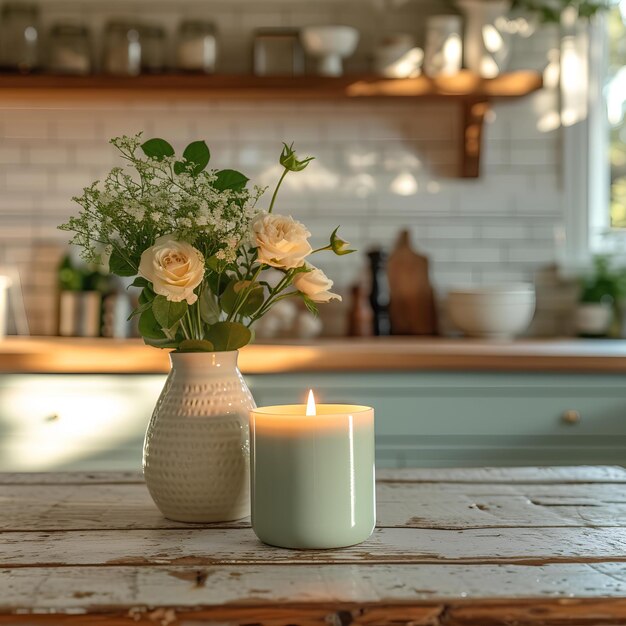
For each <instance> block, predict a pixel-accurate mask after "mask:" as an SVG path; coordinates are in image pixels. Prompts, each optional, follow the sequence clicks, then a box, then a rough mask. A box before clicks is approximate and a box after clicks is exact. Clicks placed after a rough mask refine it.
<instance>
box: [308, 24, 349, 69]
mask: <svg viewBox="0 0 626 626" xmlns="http://www.w3.org/2000/svg"><path fill="white" fill-rule="evenodd" d="M300 36H301V38H302V44H303V45H304V49H305V50H306V52H307V54H310V55H311V56H312V57H316V58H317V59H318V65H317V73H318V74H319V75H320V76H341V75H342V74H343V59H345V58H346V57H349V56H350V55H352V54H353V53H354V51H355V49H356V46H357V44H358V43H359V31H358V30H357V29H356V28H352V27H351V26H307V27H306V28H303V29H302V31H301V35H300Z"/></svg>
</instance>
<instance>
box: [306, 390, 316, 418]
mask: <svg viewBox="0 0 626 626" xmlns="http://www.w3.org/2000/svg"><path fill="white" fill-rule="evenodd" d="M306 415H307V416H310V415H317V409H316V408H315V396H314V395H313V389H309V397H308V399H307V402H306Z"/></svg>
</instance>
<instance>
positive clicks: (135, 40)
mask: <svg viewBox="0 0 626 626" xmlns="http://www.w3.org/2000/svg"><path fill="white" fill-rule="evenodd" d="M140 30H141V29H140V27H139V26H137V24H133V23H131V22H109V23H108V24H107V26H106V28H105V31H104V60H103V63H102V66H103V69H104V71H105V72H106V73H107V74H118V75H125V76H137V74H139V73H140V72H141V35H140Z"/></svg>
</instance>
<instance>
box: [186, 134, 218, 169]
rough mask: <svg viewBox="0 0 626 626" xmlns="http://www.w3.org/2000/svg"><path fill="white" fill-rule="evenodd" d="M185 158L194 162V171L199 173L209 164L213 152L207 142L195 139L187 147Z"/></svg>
mask: <svg viewBox="0 0 626 626" xmlns="http://www.w3.org/2000/svg"><path fill="white" fill-rule="evenodd" d="M183 158H184V159H185V160H187V161H188V162H189V163H192V164H193V168H192V173H193V174H198V173H200V172H201V171H202V170H203V169H204V168H205V167H206V166H207V165H208V164H209V160H210V158H211V152H210V151H209V147H208V146H207V145H206V142H204V141H194V142H193V143H190V144H189V145H188V146H187V147H186V148H185V151H184V152H183Z"/></svg>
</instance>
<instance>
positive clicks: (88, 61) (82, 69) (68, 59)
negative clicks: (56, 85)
mask: <svg viewBox="0 0 626 626" xmlns="http://www.w3.org/2000/svg"><path fill="white" fill-rule="evenodd" d="M49 44H50V54H49V57H48V69H49V70H50V71H51V72H53V73H55V74H89V73H90V72H91V70H92V55H91V35H90V33H89V30H88V29H87V27H85V26H79V25H77V24H56V25H55V26H53V27H52V28H51V29H50V38H49Z"/></svg>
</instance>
